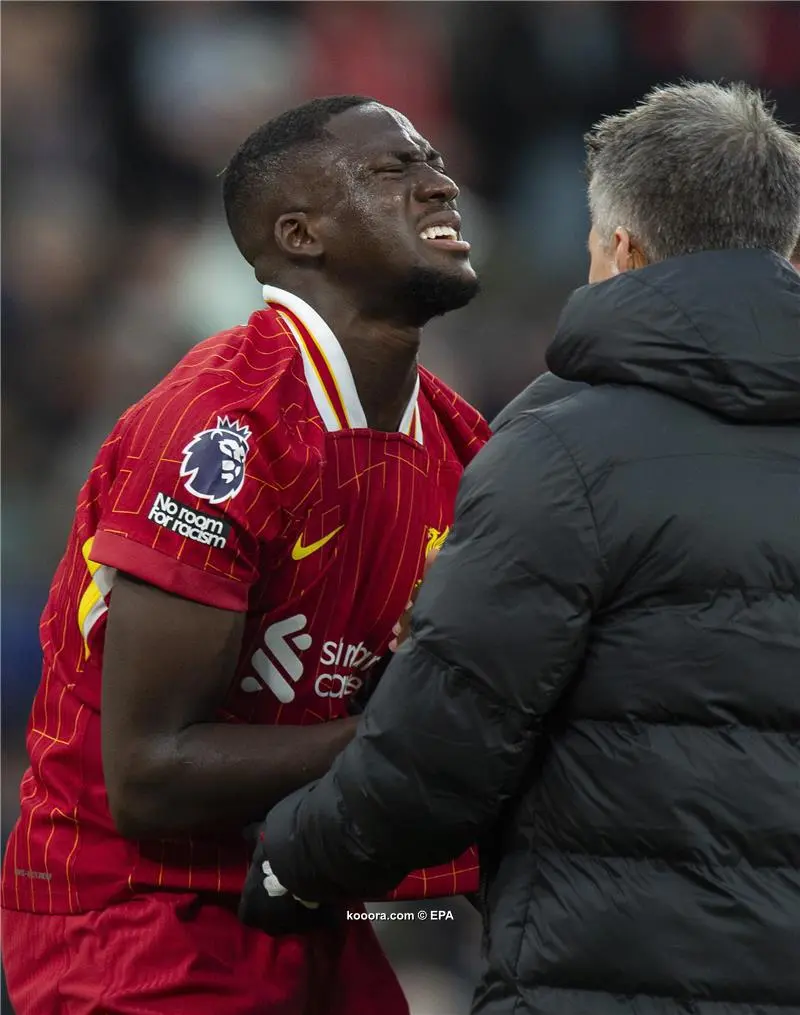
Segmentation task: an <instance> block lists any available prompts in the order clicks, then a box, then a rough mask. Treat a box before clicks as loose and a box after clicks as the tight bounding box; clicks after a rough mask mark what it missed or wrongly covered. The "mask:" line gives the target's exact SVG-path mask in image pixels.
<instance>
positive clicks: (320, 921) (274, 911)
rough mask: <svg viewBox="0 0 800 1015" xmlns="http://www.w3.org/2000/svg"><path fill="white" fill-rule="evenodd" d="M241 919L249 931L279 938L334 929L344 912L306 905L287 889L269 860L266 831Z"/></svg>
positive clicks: (244, 895) (249, 875)
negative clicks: (252, 930)
mask: <svg viewBox="0 0 800 1015" xmlns="http://www.w3.org/2000/svg"><path fill="white" fill-rule="evenodd" d="M239 919H240V920H241V921H242V923H245V924H247V926H248V927H257V928H258V929H259V930H263V931H264V932H265V933H266V934H271V935H273V936H277V935H279V934H302V933H305V932H306V931H309V930H314V929H316V928H318V927H329V926H333V925H334V924H336V923H338V921H339V919H340V911H339V910H338V909H337V908H335V907H333V906H330V905H323V904H320V903H318V902H305V901H303V900H302V899H298V898H296V897H295V896H294V895H292V894H291V893H290V892H289V891H288V890H287V889H286V888H284V887H283V885H282V884H281V883H280V881H279V880H278V879H277V877H276V876H275V874H273V872H272V867H271V866H270V863H269V860H267V850H266V845H265V841H264V835H263V831H262V832H261V833H260V834H259V836H258V844H257V846H256V849H255V853H254V854H253V859H252V862H251V863H250V870H249V871H248V872H247V878H246V880H245V883H244V888H243V890H242V897H241V899H240V900H239Z"/></svg>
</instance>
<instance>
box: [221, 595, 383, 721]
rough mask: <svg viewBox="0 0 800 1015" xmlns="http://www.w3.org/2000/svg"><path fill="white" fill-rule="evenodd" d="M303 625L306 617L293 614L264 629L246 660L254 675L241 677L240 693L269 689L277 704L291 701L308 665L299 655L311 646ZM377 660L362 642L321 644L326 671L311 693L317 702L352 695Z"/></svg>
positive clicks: (320, 658)
mask: <svg viewBox="0 0 800 1015" xmlns="http://www.w3.org/2000/svg"><path fill="white" fill-rule="evenodd" d="M306 624H307V619H306V617H305V616H304V615H303V614H302V613H297V614H295V615H294V616H292V617H287V618H286V619H285V620H279V621H277V622H276V623H275V624H271V625H270V626H269V627H268V628H267V630H266V631H265V632H264V644H263V648H259V649H257V650H256V652H255V653H254V654H253V656H252V658H251V660H250V665H251V666H252V668H253V670H254V671H255V675H254V674H248V675H247V676H246V677H244V679H243V680H242V682H241V684H240V687H241V689H242V690H243V691H246V692H247V693H248V694H254V693H256V692H258V691H263V690H264V689H265V688H269V690H270V691H272V693H273V694H274V695H275V697H276V698H277V699H278V701H280V702H281V703H283V704H288V703H289V702H290V701H294V699H295V696H296V690H295V685H296V684H297V683H298V681H299V680H300V678H301V677H302V676H303V674H304V672H305V671H306V667H307V665H308V659H307V657H303V656H302V654H303V653H305V652H307V650H308V649H309V648H310V647H311V642H312V639H311V635H310V634H309V633H308V632H307V631H306V630H305V627H306ZM377 660H378V656H376V655H375V654H374V653H372V652H370V650H369V649H368V648H366V646H365V645H364V643H363V642H358V643H350V642H346V641H344V640H341V641H326V642H323V644H322V649H321V651H320V656H319V665H321V666H324V667H326V669H325V671H324V672H323V673H320V674H319V675H318V676H317V677H316V678H315V680H314V693H315V694H316V695H317V696H318V697H320V698H345V697H347V696H348V695H351V694H354V693H355V692H356V691H357V690H358V689H359V688H360V687H361V685H362V684H363V682H364V681H363V676H362V675H363V673H364V672H365V670H368V669H369V668H370V666H372V665H373V664H374V663H376V662H377ZM328 667H330V669H328ZM315 669H316V667H314V670H315ZM314 670H312V673H313V671H314Z"/></svg>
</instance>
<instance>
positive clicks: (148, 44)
mask: <svg viewBox="0 0 800 1015" xmlns="http://www.w3.org/2000/svg"><path fill="white" fill-rule="evenodd" d="M2 30H3V34H2V170H3V183H4V187H3V204H2V211H3V223H2V239H3V255H4V256H3V273H2V327H3V367H4V370H3V381H4V385H3V395H4V397H3V433H4V439H3V476H2V479H3V485H2V493H3V505H2V507H3V523H4V525H3V527H4V536H5V538H4V540H3V554H2V556H3V560H2V562H3V574H2V593H3V597H2V624H3V631H2V635H3V642H2V669H3V701H2V706H3V725H4V728H3V733H4V736H3V770H2V831H3V838H4V839H5V836H6V834H7V832H8V830H9V828H10V825H11V823H12V822H13V820H14V818H15V817H16V813H17V792H18V784H19V779H20V777H21V773H22V770H23V768H24V766H25V755H24V744H23V735H24V726H25V722H26V719H27V711H28V707H29V704H30V701H31V698H32V695H33V692H34V689H35V687H36V684H37V682H38V679H39V646H38V636H37V623H38V616H39V613H40V611H41V608H42V606H43V603H44V600H45V598H46V595H47V590H48V586H49V582H50V579H51V576H52V572H53V570H54V567H55V565H56V563H57V561H58V558H59V557H60V555H61V552H62V548H63V545H64V540H65V537H66V534H67V531H68V528H69V525H70V521H71V517H72V511H73V505H74V501H75V496H76V493H77V491H78V489H79V487H80V485H81V483H82V482H83V479H84V476H85V473H86V470H87V467H88V465H89V464H90V462H91V459H92V457H93V455H94V453H95V450H96V448H97V446H98V445H99V443H100V442H101V440H102V439H103V437H104V436H105V435H106V433H107V432H108V430H109V429H110V428H111V426H112V425H113V423H114V422H115V420H116V418H117V416H118V415H119V413H120V412H121V411H122V410H123V409H124V408H125V407H127V406H128V405H129V404H130V403H131V402H133V401H135V400H136V399H138V398H139V397H140V396H141V395H142V394H143V393H144V392H145V391H146V390H147V389H148V388H149V387H150V386H151V385H152V384H153V383H154V382H155V381H156V380H158V379H159V378H160V377H161V376H162V375H163V374H164V373H165V372H166V371H167V370H168V369H169V368H170V367H171V366H172V365H173V364H174V363H175V362H176V360H177V359H178V358H179V357H180V356H181V355H182V354H183V353H184V351H185V350H186V349H188V348H189V346H190V345H191V344H192V343H194V342H196V341H198V340H200V339H202V338H204V337H206V336H207V335H209V334H211V333H213V332H214V331H217V330H219V329H221V328H223V327H229V326H230V325H232V324H234V323H238V322H241V321H244V320H246V318H247V316H248V315H249V313H250V312H251V311H252V310H253V309H255V308H257V307H258V306H259V299H260V293H259V287H258V286H257V284H256V283H255V281H254V279H253V278H252V276H251V274H250V269H249V268H248V266H247V265H246V264H245V263H244V261H242V260H241V259H240V257H239V255H238V254H237V252H236V251H235V249H234V247H233V244H232V243H231V242H230V241H229V239H228V236H227V233H226V228H225V225H224V222H223V218H222V215H221V203H220V196H219V191H220V181H219V179H218V174H219V172H220V170H221V169H222V168H223V167H224V165H225V163H226V161H227V159H228V157H229V156H230V155H231V154H232V152H233V150H234V149H235V148H236V146H237V145H238V143H239V142H240V141H241V140H242V139H243V138H244V137H245V136H246V134H247V133H248V132H249V131H250V130H251V129H252V128H253V127H255V126H256V125H257V124H258V123H260V122H262V121H263V120H266V119H268V118H269V117H271V116H272V115H274V114H276V113H278V112H280V111H282V110H283V109H286V108H288V107H289V106H292V105H294V104H296V103H298V102H301V101H303V100H305V99H306V98H309V97H311V96H313V95H322V94H332V93H337V92H358V93H366V94H369V95H374V96H375V97H377V98H379V99H380V100H382V101H383V102H386V103H387V104H389V105H392V106H396V107H397V108H398V109H400V110H402V111H403V112H404V113H406V114H407V115H408V116H409V117H410V119H411V120H412V121H413V122H414V123H415V124H416V126H417V127H418V128H419V129H420V130H421V131H422V132H423V133H424V134H426V135H427V136H428V137H429V138H430V139H431V140H432V141H433V143H434V144H435V145H436V146H437V147H438V148H439V149H440V150H442V151H443V152H444V153H445V155H446V158H447V164H448V167H449V169H450V170H451V173H452V175H454V176H455V178H456V179H457V181H458V182H459V184H460V185H461V187H462V198H461V205H462V211H463V213H464V218H465V233H466V235H467V236H468V238H469V239H470V240H472V242H473V250H474V254H475V256H474V260H475V262H476V264H477V265H478V266H479V268H480V269H481V271H482V276H483V281H484V294H483V296H482V297H481V298H480V300H479V301H477V302H475V303H474V304H473V305H472V306H470V307H469V308H467V309H466V310H464V311H461V312H459V313H457V314H454V315H452V316H451V317H448V318H447V319H446V320H443V321H440V322H435V323H434V324H433V325H431V327H430V328H429V329H428V335H427V340H426V343H425V350H424V360H425V361H426V363H427V364H428V365H429V366H430V367H431V368H432V369H434V370H436V371H437V372H439V373H441V374H442V376H443V377H444V378H445V379H446V380H447V381H449V382H450V383H451V384H453V385H454V386H455V387H456V388H457V389H458V390H459V391H460V392H461V393H462V394H464V395H465V396H466V397H467V398H469V399H471V400H472V401H473V402H474V403H475V404H477V405H478V406H479V407H480V408H481V409H482V410H483V411H484V412H485V413H486V414H487V415H488V416H489V417H491V416H492V415H493V414H494V413H495V412H496V411H497V410H499V409H500V408H501V407H502V406H503V405H504V404H505V402H506V401H507V400H508V399H509V398H511V397H512V396H513V395H515V394H516V393H517V392H518V391H519V390H520V389H521V388H522V387H523V386H524V385H525V384H526V383H527V382H528V381H529V380H531V379H533V377H535V376H536V375H537V374H538V373H540V372H541V371H542V370H543V368H544V364H543V351H544V349H545V346H546V345H547V342H548V341H549V339H550V337H551V335H552V332H553V326H554V323H555V320H556V318H557V314H558V311H559V308H560V306H561V304H562V302H563V300H564V298H565V296H566V295H567V293H568V292H569V291H570V290H571V289H572V288H574V287H575V286H577V285H579V284H582V282H583V281H584V279H585V273H586V267H587V257H586V251H585V239H586V231H587V228H588V221H587V215H586V209H585V199H584V184H583V177H582V142H581V135H582V133H583V131H584V130H586V129H587V128H588V127H589V125H590V124H591V123H592V122H593V121H594V120H596V119H597V118H598V117H599V116H601V115H602V114H604V113H608V112H614V111H617V110H619V109H620V108H622V107H625V106H628V105H630V104H632V103H633V102H634V101H635V100H636V99H637V98H638V97H639V96H641V94H642V93H643V92H644V91H646V90H647V89H648V88H649V87H650V86H651V85H653V84H657V83H663V82H669V81H675V80H678V79H680V78H681V77H690V78H713V79H727V80H730V79H743V80H746V81H748V82H749V83H751V84H754V85H758V86H761V87H763V88H765V89H767V90H768V91H769V92H770V93H771V94H772V96H773V97H774V99H775V100H776V102H777V105H778V111H779V113H780V115H781V116H782V118H783V119H784V120H786V121H787V122H789V123H792V124H794V125H795V128H796V129H797V126H798V125H800V58H799V57H798V54H800V4H798V3H794V2H785V3H771V2H756V3H750V2H743V3H730V2H725V0H720V2H711V3H695V2H687V3H659V2H645V3H610V2H609V3H591V2H554V3H480V2H455V0H454V2H442V3H422V2H421V3H402V2H397V3H373V2H364V3H349V2H307V3H299V2H298V3H261V2H251V3H239V2H234V0H227V2H205V3H194V2H161V3H158V2H156V3H145V2H142V3H116V2H99V3H98V2H95V3H70V2H64V3H50V2H42V3H31V2H5V3H3V5H2ZM461 901H462V900H457V903H458V904H457V905H455V906H454V907H453V912H454V920H452V921H449V920H448V921H446V922H439V921H432V920H428V921H426V922H424V923H423V922H421V921H418V920H415V921H413V922H406V923H402V924H395V925H393V927H392V928H391V932H390V933H386V934H384V936H385V937H386V939H387V944H388V946H389V947H390V949H391V954H392V956H393V958H394V959H395V961H396V964H397V966H398V968H399V970H400V972H401V975H402V977H403V980H404V982H405V984H406V987H407V990H408V993H409V996H410V997H411V999H412V1006H413V1012H414V1015H449V1013H450V1012H459V1011H464V1010H466V1008H467V1006H468V1000H469V996H470V986H469V985H470V984H471V983H472V982H474V979H475V975H476V972H477V968H478V940H479V926H478V920H477V917H476V915H475V914H474V913H473V912H472V910H471V909H470V908H469V907H468V906H466V904H463V905H462V904H461ZM412 908H413V907H412ZM445 908H447V907H445ZM384 926H385V925H384ZM381 932H382V933H383V928H381ZM3 1010H4V1011H5V1010H8V1011H10V1010H11V1009H10V1006H7V1007H4V1008H3ZM18 1015H24V1012H20V1013H18Z"/></svg>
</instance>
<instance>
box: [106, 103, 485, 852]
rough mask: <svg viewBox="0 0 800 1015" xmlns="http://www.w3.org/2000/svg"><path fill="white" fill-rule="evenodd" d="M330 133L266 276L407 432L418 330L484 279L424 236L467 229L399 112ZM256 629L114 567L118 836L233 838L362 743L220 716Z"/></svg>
mask: <svg viewBox="0 0 800 1015" xmlns="http://www.w3.org/2000/svg"><path fill="white" fill-rule="evenodd" d="M328 129H329V131H330V133H331V134H332V135H333V139H332V141H331V143H330V144H329V145H327V146H326V147H325V148H324V149H323V150H319V149H315V150H314V153H313V156H309V157H308V158H307V159H306V161H305V166H304V172H302V173H296V174H294V175H293V176H292V179H291V184H290V186H291V190H289V189H287V191H286V192H285V193H284V194H283V195H282V196H280V197H279V198H277V199H273V201H272V204H271V205H270V204H267V203H266V202H265V203H264V206H263V215H264V221H262V222H260V223H259V227H260V228H259V232H260V233H261V234H262V236H263V240H262V241H261V242H260V245H259V249H258V250H257V251H255V252H254V256H253V258H252V260H253V264H254V267H255V270H256V275H257V277H258V278H259V280H260V281H262V282H267V281H268V282H271V283H272V284H275V285H278V286H279V287H281V288H283V289H287V290H290V291H292V292H294V293H296V294H297V295H299V296H300V297H302V298H303V299H304V300H306V302H308V303H309V304H310V305H311V306H313V307H314V308H315V309H316V310H317V312H318V313H320V314H321V316H322V317H323V318H324V319H325V320H326V321H327V323H328V324H329V326H330V327H331V328H332V330H333V332H334V334H336V335H337V337H338V338H339V341H340V343H341V345H342V347H343V349H344V352H345V354H346V356H347V359H348V361H349V364H350V368H351V370H352V373H353V377H354V380H355V383H356V388H357V390H358V393H359V396H360V399H361V402H362V405H363V407H364V410H365V413H366V416H367V420H368V422H369V424H370V426H371V427H373V428H374V429H379V430H394V429H395V428H396V427H397V425H398V423H399V421H400V418H401V417H402V414H403V411H404V409H405V406H406V405H407V403H408V400H409V398H410V397H411V393H412V389H413V385H414V381H415V378H416V359H417V353H418V350H419V344H420V329H421V325H422V324H423V323H424V321H425V319H427V316H432V315H433V314H434V313H444V312H446V311H447V310H448V309H453V308H455V307H456V306H460V305H463V303H465V302H467V301H468V299H469V298H470V297H471V295H472V294H473V293H474V291H475V288H476V284H475V275H474V272H473V270H472V268H471V266H470V264H469V260H468V254H467V251H468V245H467V244H464V243H462V242H459V240H458V239H455V240H451V241H450V245H448V241H447V240H440V241H439V242H435V241H434V242H431V241H429V240H423V239H421V238H420V235H419V234H420V231H421V230H422V229H423V228H424V227H425V226H426V225H429V224H430V220H431V219H433V220H435V222H434V224H437V225H440V226H441V225H451V226H452V227H453V228H455V229H456V231H457V223H458V219H457V217H456V214H455V212H454V209H453V204H454V201H455V198H456V196H457V194H458V188H457V187H456V186H455V184H454V183H453V182H452V180H450V179H449V177H447V176H446V175H445V174H444V172H443V168H442V164H441V158H440V156H439V155H438V154H437V153H436V152H435V151H434V150H433V149H432V148H431V146H430V145H429V144H428V142H427V141H425V140H424V139H423V138H422V137H420V135H419V134H417V133H416V131H415V130H414V128H413V127H412V126H411V124H409V123H408V121H407V120H405V118H403V117H401V116H400V114H398V113H395V112H394V111H391V110H387V109H385V108H384V107H382V106H377V105H369V106H363V107H357V108H355V109H352V110H348V111H347V112H345V113H342V114H340V115H339V116H336V117H334V118H333V119H332V120H331V121H330V123H329V127H328ZM276 200H277V201H279V202H280V203H279V204H276V203H275V202H276ZM465 248H466V249H465ZM414 272H417V273H420V272H421V273H422V274H423V275H424V276H425V278H426V279H427V283H428V284H429V286H430V282H431V279H432V278H433V279H434V281H435V280H440V281H441V283H442V285H443V286H444V292H445V295H444V296H442V297H441V298H440V299H439V305H438V306H437V305H436V300H435V299H434V300H433V302H432V303H431V302H430V300H429V303H428V304H426V305H425V306H423V307H420V301H419V300H418V299H416V298H415V297H414V295H413V293H412V292H410V291H409V289H408V287H407V286H405V281H406V279H407V278H409V277H410V275H412V274H413V273H414ZM376 280H377V282H378V284H376ZM448 294H449V295H448ZM459 294H460V295H459ZM431 311H432V312H431ZM244 624H245V616H244V614H241V613H233V612H230V611H226V610H219V609H215V608H213V607H209V606H204V605H201V604H199V603H195V602H191V601H189V600H186V599H181V598H179V597H176V596H173V595H170V594H168V593H166V592H163V591H161V590H159V589H157V588H154V587H153V586H150V585H147V584H145V583H142V582H140V581H138V580H135V579H133V578H131V577H129V576H126V575H123V574H119V575H118V576H117V579H116V581H115V584H114V590H113V593H112V596H111V601H110V606H109V614H108V624H107V629H106V637H105V652H104V665H103V703H102V714H101V724H102V748H103V768H104V774H105V781H106V788H107V792H108V799H109V805H110V808H111V814H112V817H113V818H114V821H115V823H116V825H117V828H118V830H119V831H120V832H121V834H123V835H125V836H127V837H130V838H141V839H147V838H162V837H170V836H177V835H187V834H193V833H194V834H203V833H204V832H207V831H209V830H213V831H218V829H219V828H222V827H230V828H231V830H232V831H233V832H234V834H235V833H236V832H238V830H239V829H240V828H243V827H244V826H246V825H247V824H249V823H251V822H253V821H258V820H261V819H262V818H263V816H264V814H265V813H266V811H267V810H268V809H269V808H270V807H272V806H273V805H274V804H275V803H277V801H278V800H280V799H281V798H283V797H284V796H286V795H288V794H289V793H291V792H292V791H294V790H295V789H298V788H299V787H301V786H303V785H305V784H306V783H308V782H310V781H311V780H313V779H316V778H319V777H320V776H322V775H323V774H324V773H325V772H326V771H327V769H328V768H329V767H330V765H331V763H332V761H333V759H334V758H335V757H336V755H337V754H338V753H339V752H340V751H341V750H342V749H343V748H344V747H345V746H346V745H347V743H349V741H350V740H351V739H352V737H353V734H354V732H355V727H356V724H357V722H358V718H357V717H352V718H346V719H338V720H334V721H332V722H328V723H320V724H319V725H314V726H258V725H253V726H249V725H239V724H237V725H232V724H227V723H220V722H216V721H215V720H214V717H215V715H216V713H217V709H218V708H219V707H220V706H221V705H222V703H223V702H224V700H225V697H226V695H227V693H228V689H229V687H230V684H231V680H232V678H233V674H234V672H235V669H236V665H237V662H238V658H239V654H240V650H241V642H242V635H243V631H244Z"/></svg>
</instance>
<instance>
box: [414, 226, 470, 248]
mask: <svg viewBox="0 0 800 1015" xmlns="http://www.w3.org/2000/svg"><path fill="white" fill-rule="evenodd" d="M419 238H420V239H421V240H422V241H423V242H424V243H428V244H430V246H432V247H438V248H439V249H440V250H451V251H453V252H458V253H461V254H466V253H468V252H469V249H470V245H469V243H467V241H466V240H462V239H461V236H460V234H459V232H458V230H457V229H455V228H454V227H453V226H428V227H427V228H426V229H423V230H422V231H421V232H420V234H419Z"/></svg>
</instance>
